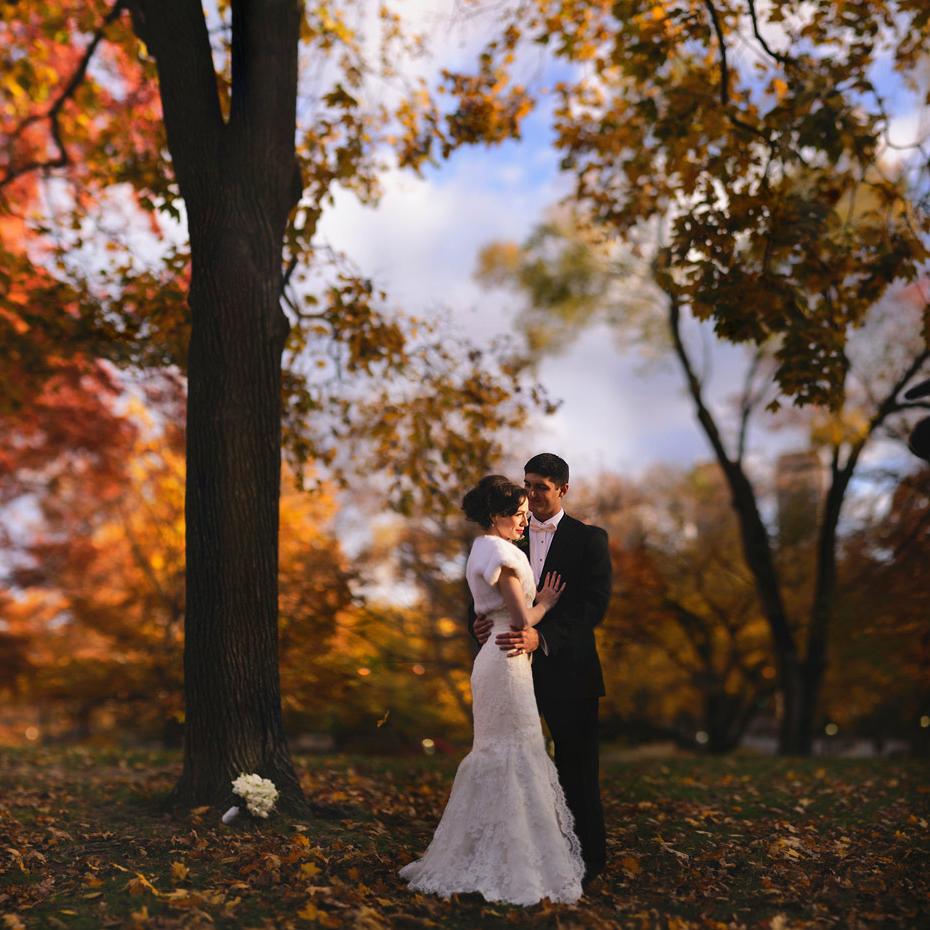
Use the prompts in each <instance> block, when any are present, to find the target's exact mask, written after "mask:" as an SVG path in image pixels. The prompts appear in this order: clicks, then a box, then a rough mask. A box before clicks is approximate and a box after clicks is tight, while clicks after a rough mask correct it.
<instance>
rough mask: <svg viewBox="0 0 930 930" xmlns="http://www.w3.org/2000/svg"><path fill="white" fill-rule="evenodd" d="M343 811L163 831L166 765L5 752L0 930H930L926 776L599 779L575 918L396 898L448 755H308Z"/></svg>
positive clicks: (430, 819)
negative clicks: (596, 844) (603, 848)
mask: <svg viewBox="0 0 930 930" xmlns="http://www.w3.org/2000/svg"><path fill="white" fill-rule="evenodd" d="M300 763H301V771H302V774H303V780H304V786H305V788H306V790H307V792H308V793H309V795H310V796H311V797H312V798H313V799H314V800H316V801H318V802H322V803H325V804H328V805H332V806H335V807H338V808H339V809H341V811H342V812H343V814H344V816H342V817H336V818H333V819H326V820H319V821H314V822H305V823H293V822H288V821H286V820H284V819H282V818H279V817H275V816H272V818H271V819H269V820H268V821H267V822H265V823H261V824H255V823H254V822H249V823H245V824H243V825H240V826H236V825H233V826H232V827H224V826H222V825H221V824H220V823H219V822H218V819H219V818H218V814H217V812H216V811H213V810H206V809H197V810H194V811H191V812H190V813H188V814H185V815H183V816H170V815H168V814H166V813H165V812H164V810H163V808H162V807H161V803H160V802H161V800H162V798H163V797H164V795H165V793H166V792H167V791H168V789H169V788H170V786H171V784H172V781H173V778H174V776H175V774H176V771H177V766H178V759H177V757H175V756H170V755H165V754H147V753H130V754H124V755H122V756H121V755H118V754H115V753H110V752H100V751H95V752H89V751H83V750H70V751H63V750H57V751H50V750H35V751H12V750H4V751H0V930H19V928H22V927H28V928H34V927H52V928H56V930H64V928H75V930H77V928H86V930H97V928H100V927H127V928H140V930H142V928H179V927H184V928H187V927H192V928H213V927H217V928H226V927H229V928H231V927H236V928H275V930H279V928H281V930H286V928H290V927H293V928H298V930H299V928H309V927H314V926H322V927H354V928H361V930H378V928H383V927H442V928H447V927H449V928H462V930H465V928H469V930H471V928H476V927H509V926H519V927H539V928H542V927H551V928H561V930H570V928H578V927H592V928H663V930H666V928H668V930H691V928H701V930H724V928H766V930H790V928H796V927H797V928H800V927H824V928H826V927H837V928H842V930H856V928H866V927H868V928H877V927H895V928H903V930H917V928H920V927H930V826H928V822H930V771H928V768H927V766H926V764H923V763H919V762H915V761H907V760H900V761H899V760H894V761H889V760H868V761H852V760H805V761H798V760H772V759H757V758H739V757H735V758H727V759H673V760H668V761H639V762H635V763H634V762H625V763H621V762H615V763H609V764H606V765H605V766H604V772H603V786H604V789H605V802H606V813H607V820H608V829H609V844H610V850H609V851H610V856H611V869H610V871H609V874H608V875H607V877H606V880H605V881H603V882H602V883H601V884H600V886H599V887H598V888H597V889H596V890H594V891H592V893H591V894H590V895H589V896H587V897H586V898H585V899H583V900H582V902H581V903H580V904H579V905H577V906H575V907H567V906H551V905H548V904H542V905H539V906H537V907H534V908H529V909H522V908H513V907H508V906H504V905H489V904H487V903H485V902H484V901H483V900H482V899H481V898H480V897H477V896H463V897H460V898H458V899H454V900H452V901H451V902H446V901H441V900H439V899H435V898H431V897H424V896H421V895H413V894H411V893H409V892H408V891H407V890H406V888H405V886H404V885H403V883H402V882H400V881H399V880H398V879H397V877H396V870H397V868H398V867H399V866H400V865H402V864H404V863H405V862H407V861H409V860H410V859H411V858H412V857H413V856H414V855H415V854H416V853H417V852H418V851H420V850H422V849H423V848H424V847H425V845H426V843H427V842H428V840H429V837H430V835H431V832H432V828H433V826H434V825H435V822H436V819H437V817H438V815H439V813H440V811H441V810H442V807H443V804H444V802H445V798H446V794H447V791H448V788H449V785H450V783H451V777H452V774H453V772H454V769H455V760H449V759H435V758H431V759H426V758H424V759H414V760H383V759H369V758H364V759H363V758H352V759H349V758H343V757H325V758H305V759H301V760H300Z"/></svg>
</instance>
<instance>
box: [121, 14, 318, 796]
mask: <svg viewBox="0 0 930 930" xmlns="http://www.w3.org/2000/svg"><path fill="white" fill-rule="evenodd" d="M131 12H132V14H133V22H134V25H135V28H136V31H137V32H138V34H139V35H140V37H141V38H142V39H143V41H145V42H146V44H147V46H148V48H149V49H150V51H151V52H152V54H153V55H154V57H155V61H156V64H157V67H158V77H159V89H160V93H161V98H162V105H163V108H164V116H165V126H166V129H167V135H168V147H169V150H170V152H171V157H172V163H173V166H174V170H175V174H176V176H177V179H178V184H179V186H180V189H181V194H182V196H183V197H184V201H185V204H186V206H187V213H188V231H189V234H190V241H191V256H192V266H193V270H192V279H191V291H190V295H189V303H190V308H191V341H190V348H189V353H188V366H187V375H188V402H187V486H186V504H185V513H186V521H187V564H186V577H187V594H186V614H185V645H184V688H185V734H184V768H183V772H182V774H181V778H180V780H179V782H178V784H177V786H176V788H175V792H174V798H175V799H176V800H177V801H179V802H182V803H186V804H222V803H223V802H224V801H225V800H226V799H227V798H228V796H229V793H230V782H231V780H232V779H233V778H235V777H236V776H237V775H238V774H239V773H240V772H247V773H249V772H257V773H258V774H260V775H262V776H264V777H266V778H270V779H272V781H274V783H275V785H276V786H277V788H278V790H279V791H280V792H281V802H280V804H281V806H282V807H284V808H287V809H290V810H294V811H302V810H304V809H305V801H304V799H303V795H302V792H301V789H300V785H299V782H298V778H297V775H296V773H295V771H294V768H293V765H292V763H291V760H290V755H289V752H288V748H287V741H286V739H285V735H284V729H283V726H282V721H281V698H280V684H279V675H278V635H277V610H278V604H277V599H278V508H279V495H280V475H281V355H282V351H283V348H284V342H285V339H286V337H287V332H288V324H287V319H286V317H285V316H284V314H283V312H282V310H281V306H280V295H281V284H282V249H283V236H284V230H285V224H286V222H287V217H288V214H289V212H290V210H291V208H292V207H293V206H294V204H295V203H296V201H297V198H298V197H299V195H300V185H299V183H295V182H299V171H298V169H297V166H296V164H297V163H296V158H295V151H294V138H295V131H296V94H297V43H298V35H299V22H300V6H299V3H298V2H297V0H233V3H232V26H233V34H232V72H233V74H232V77H233V81H232V97H231V101H230V116H229V120H228V122H224V120H223V117H222V114H221V108H220V105H219V99H218V97H217V89H216V76H215V73H214V68H213V60H212V55H211V52H210V43H209V37H208V35H207V29H206V23H205V21H204V16H203V10H202V7H201V5H200V2H199V0H137V2H134V3H132V5H131Z"/></svg>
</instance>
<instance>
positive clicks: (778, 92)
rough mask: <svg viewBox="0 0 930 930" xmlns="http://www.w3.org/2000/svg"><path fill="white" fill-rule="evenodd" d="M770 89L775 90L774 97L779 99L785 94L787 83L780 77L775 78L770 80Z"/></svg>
mask: <svg viewBox="0 0 930 930" xmlns="http://www.w3.org/2000/svg"><path fill="white" fill-rule="evenodd" d="M772 90H773V91H774V92H775V96H776V98H777V99H778V100H779V101H781V100H782V99H783V98H784V96H785V94H787V93H788V85H787V84H786V83H785V82H784V81H783V80H782V79H781V78H775V79H774V80H773V81H772Z"/></svg>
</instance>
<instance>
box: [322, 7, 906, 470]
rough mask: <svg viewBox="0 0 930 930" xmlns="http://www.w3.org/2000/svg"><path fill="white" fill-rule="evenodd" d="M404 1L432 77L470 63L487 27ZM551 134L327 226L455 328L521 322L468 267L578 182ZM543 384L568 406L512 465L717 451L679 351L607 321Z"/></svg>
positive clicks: (727, 363) (779, 438)
mask: <svg viewBox="0 0 930 930" xmlns="http://www.w3.org/2000/svg"><path fill="white" fill-rule="evenodd" d="M401 8H403V9H405V10H406V11H407V13H408V16H409V17H410V18H411V21H412V22H413V23H414V24H415V25H416V26H420V27H425V28H427V29H428V30H429V32H430V34H431V41H430V48H431V52H432V58H431V59H430V60H429V61H428V62H426V63H425V64H424V63H422V62H421V63H420V65H419V67H421V68H425V71H426V73H429V69H430V68H431V67H435V64H434V63H437V62H441V63H442V64H443V65H444V66H449V67H455V66H457V65H461V66H462V67H468V65H469V63H472V62H474V60H475V58H476V57H477V56H476V52H477V50H478V48H479V47H480V44H481V40H482V29H481V28H479V26H478V25H476V23H475V22H472V21H468V22H466V21H464V20H462V19H461V18H460V17H458V16H457V14H456V12H455V9H456V5H455V3H452V2H439V0H428V2H426V0H420V2H409V3H406V4H401ZM486 25H489V24H487V23H486ZM535 66H536V63H534V67H535ZM543 78H546V75H543ZM884 79H885V78H884V77H883V80H884ZM917 123H918V121H917V116H916V115H915V113H914V112H912V111H911V110H909V109H908V108H907V107H906V106H903V108H902V110H901V111H900V112H899V113H898V114H897V116H896V120H895V125H894V133H893V135H894V136H895V139H896V141H898V142H901V141H903V140H904V139H905V138H907V137H908V136H912V135H913V132H914V130H915V128H916V127H917ZM550 143H551V131H550V129H549V113H548V112H547V111H546V110H545V109H543V110H541V111H536V112H534V113H533V114H531V115H530V117H528V119H527V123H526V126H525V131H524V138H523V139H522V141H514V142H508V143H506V144H504V145H501V146H496V147H490V148H489V147H485V146H482V147H471V148H465V149H460V150H459V151H458V152H456V153H455V154H454V155H453V157H452V158H451V159H450V160H449V161H448V162H446V163H444V164H443V165H441V166H440V167H438V168H436V169H432V168H431V169H429V170H427V171H426V172H425V174H424V176H422V177H417V176H415V175H413V174H412V173H409V172H397V171H395V172H391V173H389V174H387V175H386V176H385V177H384V180H383V184H384V195H383V197H382V198H381V200H380V202H379V203H378V204H377V205H376V206H373V207H364V206H361V205H359V203H358V202H357V201H356V200H355V199H354V197H353V196H352V195H350V194H346V193H339V194H337V197H336V202H335V206H334V208H333V209H331V210H330V211H329V212H328V213H327V214H325V216H324V219H323V222H322V226H321V229H320V233H321V236H322V238H323V239H324V240H325V241H327V242H329V243H330V244H331V245H333V246H335V247H336V248H338V249H340V250H342V251H344V252H346V253H347V254H348V255H349V256H351V258H352V259H353V260H354V261H355V262H356V263H357V264H358V265H359V266H360V267H361V268H362V269H363V270H364V271H365V273H366V274H369V275H371V276H372V277H374V279H375V280H376V281H377V282H378V283H379V284H380V285H382V286H383V287H385V289H386V290H387V291H388V293H389V295H390V297H391V299H392V301H393V302H394V303H395V304H397V305H398V306H400V307H403V308H404V309H405V310H407V311H408V312H412V313H415V314H420V315H422V314H434V313H445V314H448V317H449V320H450V325H451V329H452V331H453V332H460V333H465V334H467V335H468V336H469V337H470V338H471V339H472V340H475V341H480V340H481V339H482V338H484V337H485V336H487V337H488V338H490V337H491V336H492V335H496V334H500V333H507V332H513V323H514V319H515V316H516V313H517V311H518V310H519V299H520V298H519V296H518V295H516V294H514V293H510V292H507V291H504V290H500V289H497V290H485V289H483V288H482V287H481V286H480V285H479V284H477V283H476V282H475V280H474V279H473V271H474V268H475V266H476V260H477V256H478V252H479V250H480V249H481V247H482V246H483V245H485V244H487V243H488V242H490V241H492V240H513V241H516V242H520V241H522V240H523V239H524V238H525V237H526V236H527V235H528V233H529V232H530V231H531V229H532V228H533V226H534V225H535V224H536V223H538V222H539V221H540V220H541V219H542V218H543V216H544V213H545V211H546V210H547V209H548V208H550V207H551V206H553V205H554V204H555V203H556V202H557V201H558V200H559V199H560V198H561V197H563V196H565V195H566V194H567V193H568V192H569V190H570V180H569V179H568V178H567V177H566V176H564V175H562V174H560V172H559V169H558V155H557V153H556V152H554V150H553V149H552V147H551V144H550ZM741 358H742V354H741V350H739V349H734V348H732V347H723V348H721V349H720V350H719V351H717V352H716V353H715V365H714V371H715V381H714V384H713V386H712V396H714V395H716V396H718V397H724V396H726V395H727V394H728V393H730V392H732V391H734V390H735V389H736V388H737V386H738V383H739V378H740V372H741V365H740V360H741ZM538 380H539V381H540V382H541V383H542V384H543V385H544V386H545V387H546V389H547V391H548V393H549V394H550V395H551V396H552V397H553V398H556V399H559V400H561V402H562V404H561V407H560V409H559V411H558V413H557V414H555V415H554V416H551V417H548V418H545V419H542V420H541V419H539V418H537V419H535V420H534V421H532V422H531V423H528V425H527V430H526V434H525V436H523V437H518V438H517V439H515V440H514V442H513V444H511V445H510V446H508V450H507V451H506V452H505V461H504V462H503V463H502V466H503V467H508V468H511V469H513V468H515V467H518V466H519V461H520V460H521V456H525V455H527V454H531V453H532V452H535V451H540V450H543V449H545V450H548V451H554V452H557V453H559V454H560V455H562V456H563V457H564V458H565V459H567V460H568V461H569V463H570V464H571V465H572V467H573V473H574V475H575V476H577V477H580V478H594V477H596V476H597V475H598V474H599V473H601V472H604V471H614V472H619V473H622V474H625V475H629V476H635V475H638V474H641V473H642V472H643V471H645V470H646V469H648V468H649V466H650V465H652V464H654V463H657V462H665V463H676V464H679V465H681V466H683V467H687V466H689V465H691V464H693V463H695V462H698V461H702V460H707V459H708V458H709V457H710V450H709V447H708V444H707V441H706V439H705V438H704V436H703V434H702V433H701V432H700V429H699V427H698V426H697V423H696V421H695V419H694V417H693V412H692V406H691V402H690V400H689V399H688V397H687V396H686V394H685V391H684V382H683V379H682V375H681V373H680V371H679V370H678V369H677V368H676V367H675V365H674V364H673V363H672V361H671V360H668V361H667V362H666V364H664V365H651V366H644V364H643V360H642V359H641V358H640V357H639V356H637V354H636V353H635V351H631V350H627V351H624V350H622V349H620V348H619V347H618V345H617V342H616V340H615V339H614V338H613V335H612V334H611V333H610V332H608V331H607V330H606V329H605V328H604V327H602V326H600V327H595V328H592V329H591V330H588V331H585V332H583V333H581V334H580V335H579V337H578V339H577V340H576V341H575V342H574V343H573V344H572V345H571V346H569V347H568V348H567V349H566V350H565V351H564V352H563V353H561V354H559V355H557V356H554V357H548V358H546V359H545V360H543V362H542V363H541V366H540V368H539V370H538ZM759 438H760V445H759V447H758V453H759V455H760V456H761V459H760V460H764V459H768V458H771V457H772V453H774V452H777V451H779V450H781V449H789V448H792V447H794V446H796V445H797V444H798V443H799V442H802V441H803V440H802V439H801V437H799V436H798V434H797V433H792V432H790V431H782V432H779V433H777V434H766V435H764V436H763V435H761V434H760V437H759Z"/></svg>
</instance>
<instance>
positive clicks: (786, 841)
mask: <svg viewBox="0 0 930 930" xmlns="http://www.w3.org/2000/svg"><path fill="white" fill-rule="evenodd" d="M768 852H769V856H771V857H772V858H773V859H779V858H780V859H791V860H794V861H796V860H798V859H801V858H802V854H803V852H804V846H803V844H802V843H801V841H800V840H799V839H798V838H797V837H796V836H780V837H778V838H777V839H776V840H775V841H774V842H773V843H771V844H770V845H769V850H768Z"/></svg>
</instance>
